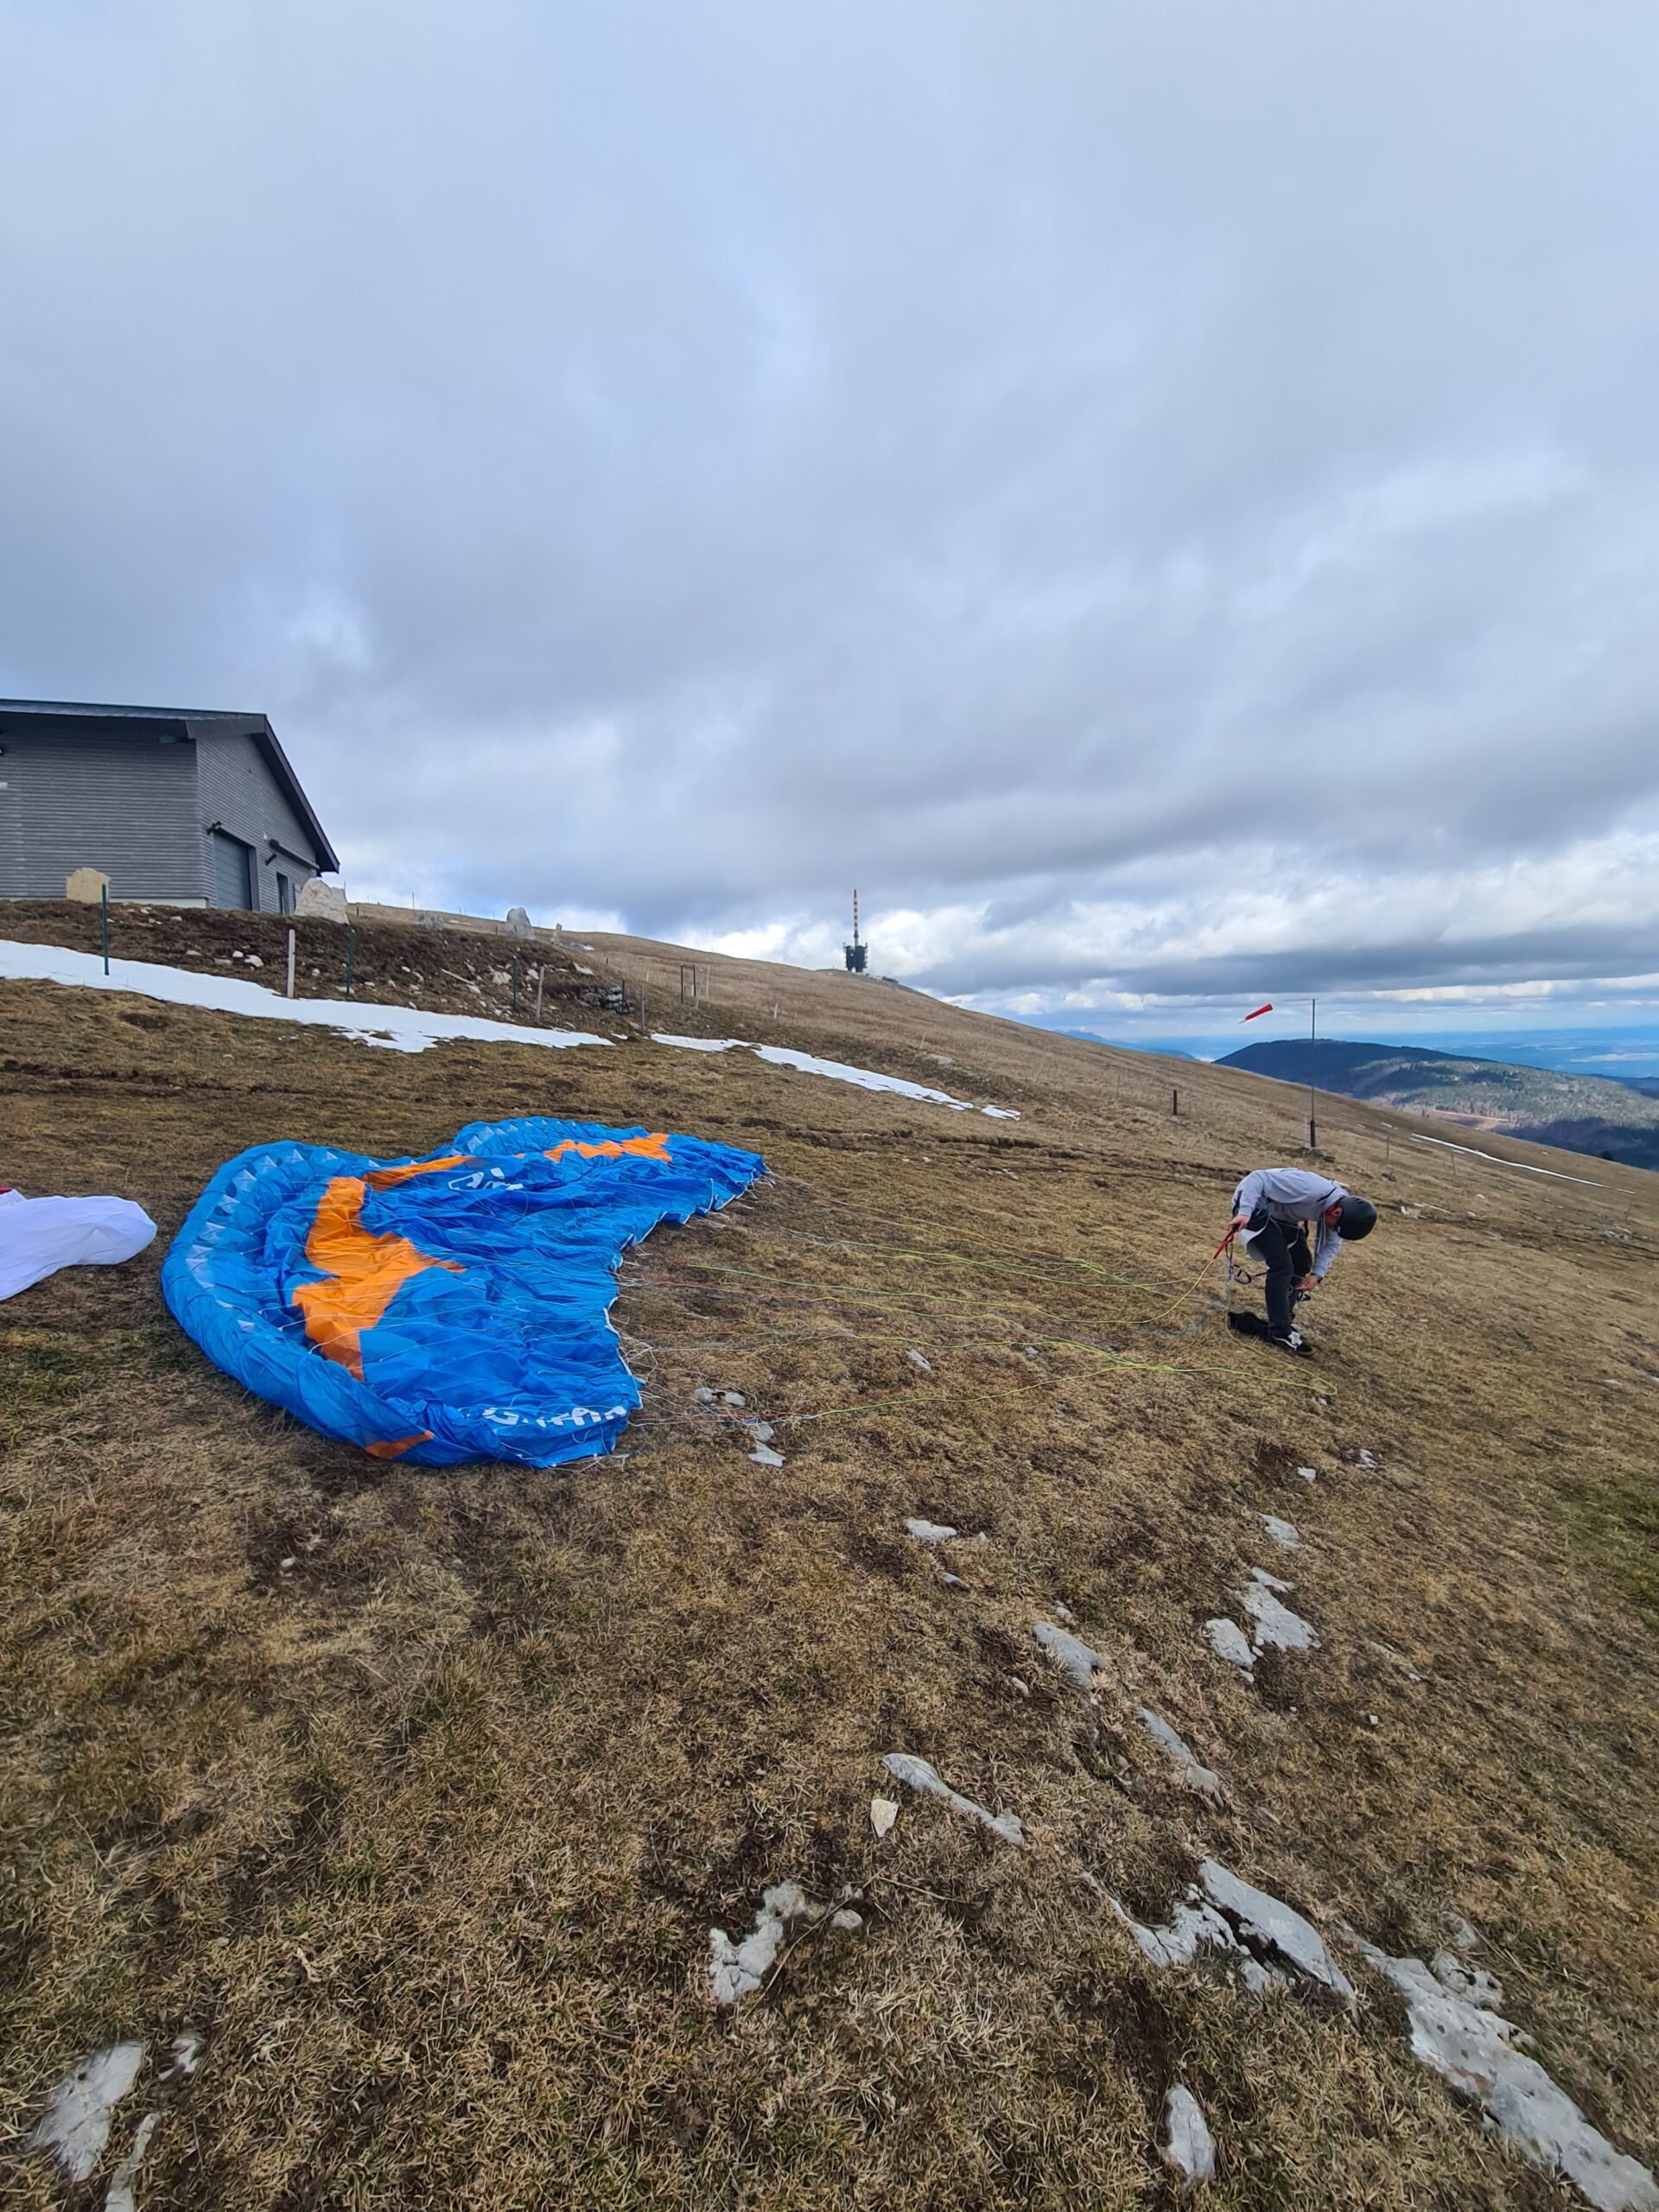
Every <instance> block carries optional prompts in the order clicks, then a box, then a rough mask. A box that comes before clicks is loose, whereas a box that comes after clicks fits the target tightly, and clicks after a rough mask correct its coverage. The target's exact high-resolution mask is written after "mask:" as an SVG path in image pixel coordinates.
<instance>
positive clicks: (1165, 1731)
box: [1135, 1705, 1221, 1797]
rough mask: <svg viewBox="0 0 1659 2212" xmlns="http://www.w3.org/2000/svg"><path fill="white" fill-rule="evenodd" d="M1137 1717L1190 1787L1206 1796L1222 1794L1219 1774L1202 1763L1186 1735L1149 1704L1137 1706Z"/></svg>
mask: <svg viewBox="0 0 1659 2212" xmlns="http://www.w3.org/2000/svg"><path fill="white" fill-rule="evenodd" d="M1135 1719H1137V1720H1138V1721H1139V1722H1140V1723H1141V1726H1142V1727H1143V1728H1144V1729H1145V1730H1146V1732H1147V1735H1148V1736H1150V1737H1151V1738H1152V1740H1153V1742H1154V1744H1156V1745H1158V1746H1159V1748H1160V1750H1162V1751H1166V1752H1167V1753H1168V1754H1169V1756H1170V1758H1172V1759H1173V1761H1174V1763H1175V1764H1176V1765H1177V1766H1178V1767H1179V1769H1180V1770H1181V1775H1182V1777H1183V1779H1184V1780H1185V1783H1186V1785H1187V1787H1188V1789H1196V1790H1197V1791H1198V1793H1199V1795H1200V1796H1205V1797H1219V1796H1220V1795H1221V1777H1220V1776H1219V1775H1217V1774H1215V1773H1213V1772H1212V1771H1211V1769H1210V1768H1209V1767H1207V1766H1205V1765H1202V1764H1200V1763H1199V1761H1198V1758H1197V1757H1196V1756H1195V1754H1194V1752H1193V1751H1192V1746H1191V1745H1189V1744H1188V1743H1187V1742H1186V1741H1185V1738H1183V1737H1181V1736H1179V1735H1178V1734H1177V1732H1175V1730H1174V1729H1173V1728H1172V1727H1171V1726H1170V1725H1169V1723H1168V1721H1167V1720H1165V1719H1160V1716H1159V1715H1158V1714H1157V1713H1154V1711H1153V1710H1152V1707H1150V1706H1147V1705H1142V1706H1138V1707H1136V1708H1135Z"/></svg>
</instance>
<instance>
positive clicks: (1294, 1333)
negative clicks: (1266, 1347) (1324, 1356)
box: [1268, 1329, 1313, 1359]
mask: <svg viewBox="0 0 1659 2212" xmlns="http://www.w3.org/2000/svg"><path fill="white" fill-rule="evenodd" d="M1268 1343H1269V1344H1276V1345H1277V1347H1278V1348H1279V1350H1280V1351H1287V1352H1291V1353H1294V1356H1295V1357H1297V1358H1298V1359H1312V1358H1313V1347H1312V1346H1311V1345H1310V1344H1309V1343H1308V1341H1307V1339H1306V1337H1304V1336H1303V1334H1302V1332H1301V1331H1300V1329H1287V1331H1286V1332H1285V1333H1284V1335H1283V1336H1281V1335H1280V1334H1279V1333H1278V1332H1277V1331H1276V1330H1274V1329H1269V1330H1268Z"/></svg>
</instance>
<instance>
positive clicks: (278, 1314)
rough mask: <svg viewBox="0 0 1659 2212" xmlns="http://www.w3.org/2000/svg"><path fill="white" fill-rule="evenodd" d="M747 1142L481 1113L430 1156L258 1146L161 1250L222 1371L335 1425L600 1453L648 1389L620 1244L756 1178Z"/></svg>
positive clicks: (392, 1437)
mask: <svg viewBox="0 0 1659 2212" xmlns="http://www.w3.org/2000/svg"><path fill="white" fill-rule="evenodd" d="M765 1171H766V1163H765V1161H764V1160H761V1159H760V1156H759V1155H758V1154H755V1153H752V1152H740V1151H737V1150H736V1149H734V1147H731V1146H729V1145H723V1144H711V1143H708V1142H705V1141H703V1140H702V1139H701V1138H697V1137H688V1136H671V1135H665V1134H664V1133H663V1132H661V1131H659V1130H647V1129H612V1128H602V1127H601V1126H600V1125H598V1124H597V1123H594V1122H557V1121H550V1120H543V1119H529V1120H524V1121H514V1122H469V1123H468V1125H467V1128H464V1129H462V1130H461V1132H460V1134H459V1135H457V1136H456V1138H455V1141H454V1144H453V1145H452V1146H451V1147H448V1149H447V1150H445V1151H444V1152H442V1153H439V1154H435V1155H434V1156H433V1157H432V1158H430V1159H427V1160H394V1161H390V1162H387V1161H383V1160H369V1159H365V1158H364V1157H363V1156H362V1155H360V1154H356V1153H346V1152H337V1151H334V1150H333V1149H331V1148H329V1147H326V1146H318V1145H294V1144H283V1145H261V1146H257V1147H255V1148H254V1149H253V1150H252V1151H251V1152H245V1153H243V1154H240V1155H239V1157H238V1158H237V1159H235V1160H231V1161H229V1162H228V1163H227V1164H226V1166H224V1167H221V1168H220V1169H219V1173H218V1174H217V1175H215V1176H214V1177H213V1180H212V1182H211V1183H209V1184H208V1185H207V1189H206V1190H205V1191H204V1192H202V1194H201V1196H200V1198H199V1199H198V1200H197V1201H196V1204H195V1205H194V1207H193V1208H192V1209H191V1211H190V1215H189V1217H188V1220H187V1221H186V1222H185V1224H184V1226H183V1228H182V1229H181V1230H180V1231H179V1234H178V1236H177V1238H176V1239H175V1242H174V1244H173V1248H172V1249H171V1251H170V1252H169V1253H168V1255H167V1260H166V1262H165V1263H164V1265H163V1267H162V1291H163V1294H164V1295H165V1296H166V1299H167V1302H168V1306H169V1308H170V1309H171V1311H172V1313H173V1315H174V1318H175V1319H176V1320H177V1321H178V1323H179V1325H180V1326H181V1328H183V1329H184V1330H185V1331H186V1332H187V1333H188V1335H190V1336H191V1337H193V1338H194V1339H195V1341H196V1343H197V1344H200V1346H201V1348H202V1350H203V1351H205V1352H206V1353H207V1356H208V1357H209V1358H210V1359H211V1360H213V1362H214V1363H215V1364H216V1365H218V1366H219V1367H221V1368H223V1369H224V1370H225V1372H226V1374H227V1375H231V1376H234V1377H235V1378H236V1379H237V1380H238V1382H240V1383H245V1384H246V1386H247V1387H248V1389H251V1390H252V1391H254V1392H256V1393H257V1395H258V1396H260V1397H262V1398H266V1399H269V1400H270V1402H271V1403H272V1404H273V1405H279V1406H283V1407H286V1408H287V1409H288V1411H289V1413H291V1414H296V1415H297V1416H298V1418H299V1419H300V1420H302V1421H307V1422H308V1423H309V1424H310V1426H311V1427H313V1428H316V1429H320V1430H321V1432H322V1433H323V1434H324V1435H326V1436H334V1437H338V1438H339V1439H340V1440H341V1441H342V1442H344V1443H348V1444H356V1445H360V1446H362V1448H363V1449H364V1450H365V1451H366V1452H372V1453H373V1454H374V1455H375V1456H376V1457H377V1458H379V1459H410V1460H413V1461H416V1462H417V1463H419V1464H421V1465H426V1466H435V1467H438V1466H454V1465H458V1464H459V1463H461V1461H464V1460H472V1459H519V1460H523V1461H524V1462H525V1463H526V1464H527V1465H531V1466H536V1467H548V1466H553V1465H556V1464H557V1463H558V1462H559V1461H560V1460H562V1459H576V1458H585V1457H586V1456H588V1454H589V1453H591V1452H608V1451H611V1450H612V1449H613V1448H614V1446H615V1443H616V1440H617V1438H618V1437H619V1436H620V1433H621V1432H622V1429H623V1427H625V1426H626V1421H627V1420H628V1416H629V1415H630V1414H631V1413H632V1411H633V1409H634V1408H635V1407H636V1406H637V1405H638V1404H639V1383H637V1382H636V1380H635V1379H634V1377H633V1376H632V1374H630V1373H629V1371H628V1369H627V1366H626V1363H625V1361H624V1360H623V1357H622V1354H621V1350H620V1345H619V1344H618V1341H617V1336H616V1332H615V1331H614V1329H613V1327H612V1326H611V1323H610V1318H609V1312H610V1306H611V1301H612V1300H613V1298H614V1297H615V1295H616V1263H617V1261H618V1259H619V1258H620V1255H621V1254H622V1253H623V1252H624V1251H625V1250H626V1249H627V1247H628V1246H629V1245H630V1244H637V1243H639V1241H640V1239H641V1238H642V1237H644V1236H648V1235H649V1234H650V1232H651V1231H652V1230H653V1229H654V1228H655V1227H656V1226H657V1224H658V1223H659V1222H662V1221H675V1222H683V1221H689V1220H690V1218H691V1217H692V1216H693V1215H694V1214H698V1213H706V1212H709V1211H711V1210H712V1209H714V1208H715V1207H717V1206H722V1205H726V1204H728V1201H729V1200H731V1199H732V1198H736V1197H738V1196H739V1195H740V1193H741V1192H744V1191H746V1190H747V1188H748V1186H749V1185H750V1184H751V1183H752V1182H753V1180H754V1179H755V1178H756V1176H758V1175H760V1174H763V1173H765Z"/></svg>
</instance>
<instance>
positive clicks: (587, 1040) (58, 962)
mask: <svg viewBox="0 0 1659 2212" xmlns="http://www.w3.org/2000/svg"><path fill="white" fill-rule="evenodd" d="M0 979H4V980H6V981H9V982H28V983H63V984H77V985H80V986H82V987H84V988H90V989H92V990H99V991H124V992H129V993H131V994H133V995H136V996H137V997H140V998H147V999H159V1000H160V1001H162V1004H164V1005H167V1006H199V1007H207V1009H208V1010H209V1011H210V1012H212V1013H214V1014H244V1015H247V1016H249V1017H251V1019H253V1020H257V1021H291V1022H296V1023H298V1024H299V1025H300V1026H301V1027H302V1028H312V1029H333V1030H336V1031H338V1032H339V1033H340V1035H341V1036H342V1037H351V1038H355V1039H357V1041H358V1042H359V1044H363V1045H379V1046H383V1047H385V1048H386V1049H388V1050H390V1051H392V1052H426V1051H427V1050H428V1049H429V1046H433V1045H439V1044H442V1043H443V1042H445V1041H446V1039H449V1038H454V1037H467V1038H472V1039H475V1040H477V1041H479V1042H480V1043H484V1044H495V1045H546V1046H555V1047H557V1046H565V1045H608V1043H609V1041H610V1040H609V1039H608V1038H605V1037H594V1036H590V1035H589V1034H588V1032H587V1031H585V1030H581V1029H525V1028H522V1027H520V1026H519V1025H518V1023H517V1022H512V1021H486V1020H485V1019H484V1018H483V1016H482V1015H480V1014H435V1013H427V1012H425V1011H423V1009H422V1008H421V1007H412V1006H373V1005H370V1004H367V1003H365V1001H363V1000H361V999H285V998H280V997H278V995H277V993H276V992H275V991H268V990H266V989H265V988H264V985H263V984H261V983H251V982H246V981H245V979H244V978H243V977H241V976H203V975H198V974H196V973H195V972H194V969H188V968H163V967H162V966H160V965H159V964H158V963H156V962H153V961H149V960H111V963H110V972H109V974H108V975H107V976H106V975H105V973H104V963H103V960H102V958H101V957H100V956H99V954H97V953H95V952H70V951H67V950H65V949H64V948H63V947H61V946H60V945H53V944H11V943H10V942H9V941H7V940H4V939H0Z"/></svg>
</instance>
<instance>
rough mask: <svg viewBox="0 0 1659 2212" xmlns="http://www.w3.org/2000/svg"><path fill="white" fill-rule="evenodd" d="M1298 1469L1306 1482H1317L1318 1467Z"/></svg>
mask: <svg viewBox="0 0 1659 2212" xmlns="http://www.w3.org/2000/svg"><path fill="white" fill-rule="evenodd" d="M1296 1471H1297V1473H1298V1474H1299V1475H1300V1477H1301V1478H1302V1480H1303V1481H1304V1482H1305V1483H1316V1482H1318V1480H1319V1469H1318V1468H1317V1467H1298V1468H1297V1470H1296Z"/></svg>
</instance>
